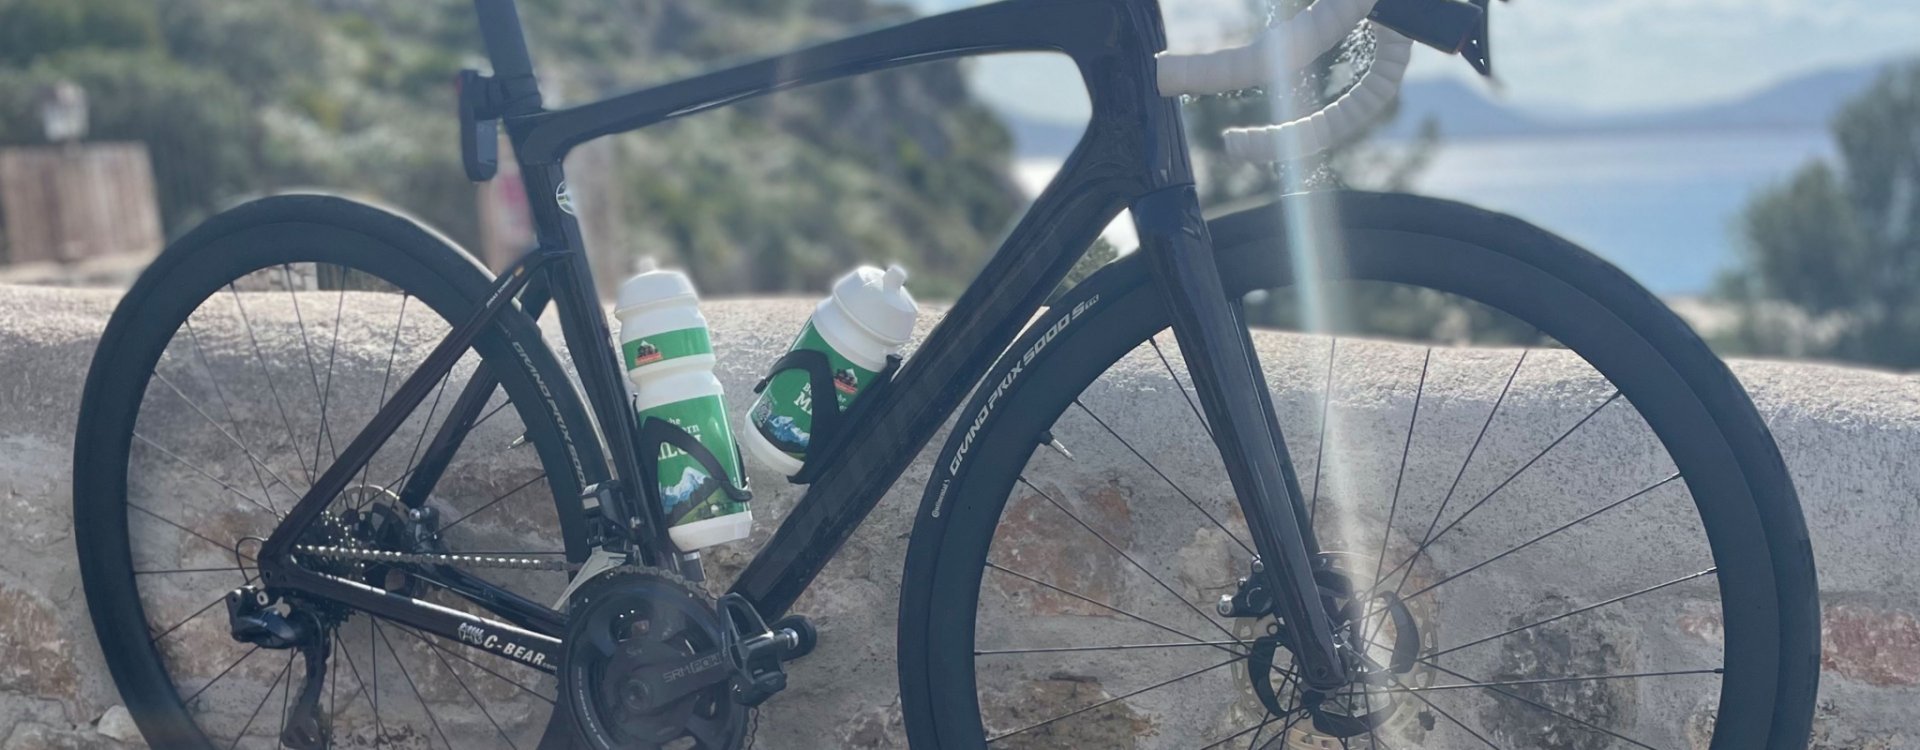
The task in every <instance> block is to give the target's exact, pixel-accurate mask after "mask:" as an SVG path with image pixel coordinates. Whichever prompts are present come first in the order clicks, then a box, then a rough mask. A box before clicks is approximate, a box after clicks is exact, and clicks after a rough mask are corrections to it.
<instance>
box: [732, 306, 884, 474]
mask: <svg viewBox="0 0 1920 750" xmlns="http://www.w3.org/2000/svg"><path fill="white" fill-rule="evenodd" d="M791 348H792V349H812V350H814V351H817V352H821V353H823V354H826V355H827V362H828V364H830V365H832V367H833V390H834V393H833V396H834V398H835V399H836V400H837V401H838V405H839V407H840V410H841V411H845V410H846V408H847V406H848V405H849V404H852V403H853V400H854V398H856V397H858V396H859V395H860V389H862V388H865V387H866V385H867V383H869V382H872V381H873V378H874V376H875V375H876V374H878V373H876V372H874V371H873V370H869V369H867V368H865V367H861V366H859V365H857V364H854V363H853V361H852V360H849V359H847V358H846V357H844V356H842V355H841V354H840V352H837V351H834V349H833V347H831V346H828V345H827V340H826V339H824V338H821V336H820V332H819V331H817V330H815V329H814V327H813V321H811V320H809V321H807V325H806V327H805V328H802V329H800V337H799V338H798V339H795V340H794V342H793V346H792V347H791ZM815 396H816V394H814V392H813V379H812V377H811V376H809V375H808V373H807V371H805V370H787V371H785V372H782V373H779V374H777V375H775V376H773V379H772V380H771V381H768V383H767V387H766V389H765V390H764V391H763V392H762V393H761V394H760V398H759V400H757V401H755V402H754V403H753V410H752V411H751V412H749V413H748V418H749V419H750V420H752V422H753V426H754V429H755V430H756V431H758V432H759V433H760V436H761V437H764V438H766V439H767V442H769V443H772V444H773V447H775V448H777V449H779V450H780V451H781V452H784V453H786V454H787V455H789V456H792V457H794V458H796V459H804V458H806V455H807V444H808V443H809V442H810V441H811V439H812V437H813V399H814V398H815Z"/></svg>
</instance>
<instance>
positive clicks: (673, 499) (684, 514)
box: [640, 396, 747, 526]
mask: <svg viewBox="0 0 1920 750" xmlns="http://www.w3.org/2000/svg"><path fill="white" fill-rule="evenodd" d="M649 417H651V418H656V419H664V420H667V421H668V422H672V423H673V424H675V425H678V426H679V427H680V429H683V430H686V431H687V434H688V435H692V436H693V437H694V439H696V440H699V441H700V444H701V445H704V446H706V447H707V450H709V451H712V452H713V457H714V458H717V459H719V460H720V465H721V466H723V467H725V468H726V472H727V473H726V475H724V476H720V477H713V476H708V474H707V470H706V468H705V467H703V466H701V465H700V462H698V461H695V460H693V457H692V456H689V455H687V453H686V451H682V450H680V449H679V448H676V447H674V446H672V445H662V446H660V457H659V458H660V460H659V470H660V474H659V477H660V503H661V505H662V506H664V509H665V510H666V516H667V523H668V525H671V526H679V525H681V524H687V523H693V522H694V521H704V520H706V519H709V518H718V517H720V516H724V515H729V514H733V513H740V512H742V511H745V510H746V509H747V506H746V504H745V503H737V502H734V501H733V499H732V498H729V497H727V494H726V493H724V492H721V491H720V488H721V487H722V486H723V485H722V484H721V483H722V482H727V483H732V484H734V485H735V486H738V484H739V477H735V476H733V474H734V473H737V472H738V471H739V466H740V456H739V453H738V450H737V449H736V448H735V446H734V442H733V431H732V430H731V429H729V428H728V427H727V409H726V407H725V406H724V405H723V404H722V403H721V401H720V397H719V396H701V397H699V398H690V399H687V400H685V401H675V402H672V403H668V404H661V405H659V406H656V407H653V408H651V409H648V410H646V411H643V412H640V419H641V420H642V421H643V422H644V420H646V419H648V418H649Z"/></svg>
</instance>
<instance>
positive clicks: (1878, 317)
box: [1720, 62, 1920, 369]
mask: <svg viewBox="0 0 1920 750" xmlns="http://www.w3.org/2000/svg"><path fill="white" fill-rule="evenodd" d="M1832 129H1833V136H1834V140H1835V143H1836V145H1837V146H1838V152H1839V159H1840V161H1839V163H1838V164H1832V163H1828V162H1827V161H1825V160H1818V159H1817V160H1814V161H1812V162H1810V163H1808V164H1806V165H1805V166H1803V167H1801V168H1800V170H1799V171H1798V172H1796V173H1795V174H1794V175H1793V177H1791V178H1790V179H1788V180H1787V181H1786V182H1784V183H1782V184H1779V185H1776V186H1773V187H1771V188H1768V189H1766V190H1764V191H1762V192H1760V193H1759V194H1758V195H1757V196H1755V197H1754V199H1753V200H1752V201H1751V202H1750V203H1749V204H1748V206H1747V208H1746V210H1745V212H1744V213H1743V215H1742V217H1741V220H1740V232H1741V235H1742V239H1743V240H1744V242H1743V250H1744V253H1745V257H1744V260H1745V265H1744V267H1742V268H1740V269H1738V270H1736V271H1734V272H1732V273H1730V274H1728V275H1727V276H1726V277H1724V278H1723V279H1722V281H1721V289H1720V293H1721V296H1722V297H1723V298H1724V299H1726V300H1728V301H1730V302H1731V303H1732V304H1733V305H1735V306H1736V308H1737V309H1738V310H1739V311H1740V313H1741V315H1740V321H1739V323H1738V325H1736V326H1735V327H1734V330H1733V332H1732V333H1731V334H1730V335H1729V336H1728V337H1727V338H1726V340H1724V341H1722V342H1721V343H1722V344H1723V345H1724V346H1726V347H1727V348H1729V349H1733V350H1736V351H1742V352H1748V353H1754V354H1771V355H1782V354H1786V355H1805V356H1814V357H1825V358H1832V359H1839V360H1846V361H1852V362H1861V363H1866V364H1873V365H1881V366H1886V367H1894V368H1900V369H1914V368H1920V62H1913V63H1908V64H1905V65H1901V66H1896V67H1894V68H1890V69H1889V70H1887V71H1886V72H1884V73H1882V74H1881V76H1880V78H1879V80H1878V81H1876V82H1875V83H1874V85H1873V87H1872V88H1871V89H1869V90H1868V91H1866V92H1865V93H1863V94H1861V95H1860V96H1859V97H1858V98H1856V99H1855V100H1853V101H1852V102H1850V103H1848V104H1847V106H1846V107H1844V108H1842V110H1841V111H1840V114H1839V115H1838V116H1837V117H1835V119H1834V121H1833V126H1832Z"/></svg>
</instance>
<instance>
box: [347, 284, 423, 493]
mask: <svg viewBox="0 0 1920 750" xmlns="http://www.w3.org/2000/svg"><path fill="white" fill-rule="evenodd" d="M412 299H413V295H412V294H409V293H405V292H402V293H401V294H400V313H399V315H398V316H397V317H396V318H395V319H394V321H393V343H392V344H391V345H389V346H388V347H387V367H386V372H385V374H383V375H381V376H380V398H378V399H375V400H374V402H373V410H374V413H376V414H378V413H379V411H380V407H382V406H385V405H386V404H387V387H388V386H390V385H392V384H393V359H394V356H395V355H398V354H399V353H400V331H401V329H403V328H405V327H406V322H407V302H408V301H410V300H412ZM372 470H373V457H372V456H368V457H367V463H366V465H364V466H361V467H360V483H361V484H366V483H367V475H368V473H370V472H371V471H372Z"/></svg>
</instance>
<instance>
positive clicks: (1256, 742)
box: [1201, 712, 1292, 750]
mask: <svg viewBox="0 0 1920 750" xmlns="http://www.w3.org/2000/svg"><path fill="white" fill-rule="evenodd" d="M1288 713H1289V715H1291V713H1292V712H1288ZM1277 718H1278V717H1273V716H1269V717H1267V720H1266V721H1263V722H1260V726H1259V727H1257V728H1255V729H1254V731H1253V739H1251V740H1248V741H1247V750H1253V749H1254V748H1256V747H1259V746H1260V737H1261V736H1262V735H1265V734H1266V733H1267V727H1270V726H1272V725H1273V722H1274V721H1275V720H1276V719H1277ZM1214 744H1215V745H1216V746H1217V745H1219V744H1220V743H1218V742H1216V743H1214ZM1201 750H1206V748H1201Z"/></svg>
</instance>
